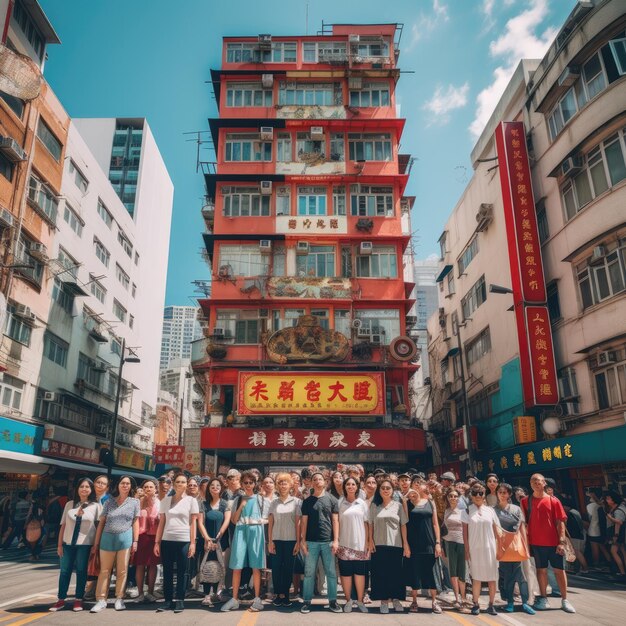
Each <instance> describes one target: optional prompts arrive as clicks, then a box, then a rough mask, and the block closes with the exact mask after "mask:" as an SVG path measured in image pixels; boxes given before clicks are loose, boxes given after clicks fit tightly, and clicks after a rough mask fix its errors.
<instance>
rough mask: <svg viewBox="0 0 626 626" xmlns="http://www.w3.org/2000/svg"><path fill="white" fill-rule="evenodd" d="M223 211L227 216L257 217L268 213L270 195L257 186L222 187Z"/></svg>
mask: <svg viewBox="0 0 626 626" xmlns="http://www.w3.org/2000/svg"><path fill="white" fill-rule="evenodd" d="M222 195H223V197H224V209H223V213H224V215H225V216H227V217H259V216H268V215H269V214H270V198H271V196H269V195H265V194H263V195H262V194H261V192H260V191H259V188H258V187H222Z"/></svg>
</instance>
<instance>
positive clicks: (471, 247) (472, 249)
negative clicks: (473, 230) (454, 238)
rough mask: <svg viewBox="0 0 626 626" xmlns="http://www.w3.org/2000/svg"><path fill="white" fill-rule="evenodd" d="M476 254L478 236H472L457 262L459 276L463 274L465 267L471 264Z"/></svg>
mask: <svg viewBox="0 0 626 626" xmlns="http://www.w3.org/2000/svg"><path fill="white" fill-rule="evenodd" d="M477 254H478V236H477V235H474V237H473V238H472V240H471V241H470V242H469V244H467V247H466V248H465V250H463V253H462V254H461V256H460V257H459V260H458V261H457V264H458V267H459V276H460V275H461V274H465V270H466V269H467V266H468V265H469V264H470V263H471V262H472V259H473V258H474V257H475V256H476V255H477Z"/></svg>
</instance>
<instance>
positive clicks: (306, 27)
mask: <svg viewBox="0 0 626 626" xmlns="http://www.w3.org/2000/svg"><path fill="white" fill-rule="evenodd" d="M305 16H306V17H305V22H304V34H305V35H308V34H309V3H308V1H307V3H306V10H305Z"/></svg>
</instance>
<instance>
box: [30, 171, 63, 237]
mask: <svg viewBox="0 0 626 626" xmlns="http://www.w3.org/2000/svg"><path fill="white" fill-rule="evenodd" d="M28 200H29V201H30V203H31V206H33V207H34V208H35V209H36V210H37V212H38V213H39V214H40V215H41V216H42V217H44V218H45V219H46V220H47V221H49V222H51V223H52V224H55V225H56V220H57V209H58V206H59V200H58V198H57V196H56V195H55V194H54V193H53V192H52V190H51V189H50V188H49V187H48V185H46V184H45V183H44V182H43V181H41V180H39V178H37V177H36V176H34V175H32V174H31V177H30V180H29V182H28Z"/></svg>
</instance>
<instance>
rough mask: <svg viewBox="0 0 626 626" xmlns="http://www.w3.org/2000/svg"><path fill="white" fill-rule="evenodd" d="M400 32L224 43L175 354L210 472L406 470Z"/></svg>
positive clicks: (413, 431)
mask: <svg viewBox="0 0 626 626" xmlns="http://www.w3.org/2000/svg"><path fill="white" fill-rule="evenodd" d="M400 32H401V29H400V28H399V27H398V26H397V25H395V24H387V25H358V26H357V25H341V26H339V25H335V26H332V27H326V28H325V29H324V32H323V34H320V35H317V36H305V37H303V36H292V37H272V36H270V35H259V36H258V37H228V38H225V39H224V42H223V57H222V67H221V69H219V70H214V71H213V72H212V77H213V85H214V88H215V94H216V99H217V102H218V107H219V118H217V119H211V120H210V129H211V132H212V139H213V143H214V147H215V151H216V155H217V163H216V164H204V166H205V180H206V188H207V203H206V205H205V206H204V208H203V210H202V213H203V216H204V218H205V223H206V232H205V233H204V241H205V246H206V256H207V259H208V261H209V265H210V268H211V272H212V278H213V285H212V294H211V298H210V299H203V300H200V306H201V307H202V310H203V313H204V316H205V318H206V320H207V327H206V330H205V332H206V334H207V337H206V338H203V339H202V340H199V341H197V342H194V346H193V349H192V365H193V368H194V372H195V375H196V378H197V380H198V383H199V384H200V385H201V386H202V388H203V390H204V393H205V407H206V412H207V415H208V416H209V419H210V424H211V426H210V427H208V428H205V429H204V430H203V433H202V447H203V449H204V450H205V452H207V453H208V454H209V455H212V457H213V461H214V463H215V466H216V467H217V466H219V465H221V464H223V463H225V464H237V465H244V466H245V465H249V464H254V465H265V466H269V465H281V464H290V465H294V464H301V463H311V462H315V463H322V464H330V463H333V462H336V461H337V460H342V461H348V462H349V461H355V462H356V461H360V462H364V463H367V464H380V462H381V461H383V460H384V461H385V462H386V463H387V464H388V465H393V464H399V465H405V464H406V463H407V462H408V460H409V459H410V460H411V461H413V462H415V459H416V457H417V456H418V455H419V454H421V453H422V452H423V451H424V433H423V431H422V430H421V429H418V428H410V427H409V413H410V410H409V395H408V394H409V380H410V378H411V377H412V376H413V374H414V373H415V371H416V370H417V365H416V364H415V363H414V359H415V357H416V353H417V348H416V346H415V343H414V341H413V340H412V339H411V338H409V337H407V320H406V317H407V314H409V313H410V312H411V311H412V307H413V304H414V300H413V299H412V297H411V293H412V289H413V283H412V277H411V276H412V272H411V271H409V272H408V273H407V275H406V276H405V269H404V267H403V266H405V265H407V264H406V263H403V261H404V259H405V258H406V257H405V254H407V250H410V249H409V248H408V245H409V242H410V233H411V229H410V209H411V206H412V198H408V197H405V195H404V190H405V187H406V183H407V179H408V170H409V163H410V157H409V156H408V155H402V154H399V153H398V146H399V142H400V137H401V134H402V129H403V127H404V120H403V119H400V118H398V117H397V115H396V100H395V86H396V83H397V80H398V78H399V68H398V66H397V59H398V54H399V48H398V41H399V35H400ZM409 256H410V253H409ZM408 266H409V268H411V267H412V259H410V260H409V262H408ZM338 451H340V452H338ZM385 451H387V452H385Z"/></svg>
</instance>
